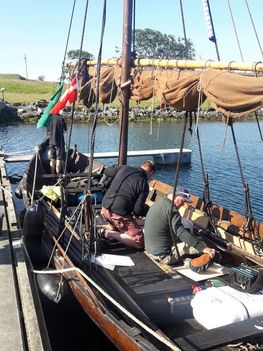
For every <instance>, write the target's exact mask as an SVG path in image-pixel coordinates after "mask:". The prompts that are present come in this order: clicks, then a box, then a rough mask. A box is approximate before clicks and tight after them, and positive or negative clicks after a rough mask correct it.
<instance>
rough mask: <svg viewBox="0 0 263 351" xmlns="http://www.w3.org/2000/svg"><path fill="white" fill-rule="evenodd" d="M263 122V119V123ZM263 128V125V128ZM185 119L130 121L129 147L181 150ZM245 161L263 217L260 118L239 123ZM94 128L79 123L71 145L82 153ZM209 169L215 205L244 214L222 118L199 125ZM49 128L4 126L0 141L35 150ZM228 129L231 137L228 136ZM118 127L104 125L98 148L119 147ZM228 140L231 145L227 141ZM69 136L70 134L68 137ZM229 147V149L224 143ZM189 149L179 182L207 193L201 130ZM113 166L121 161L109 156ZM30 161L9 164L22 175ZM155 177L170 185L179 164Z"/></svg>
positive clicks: (99, 129) (162, 169)
mask: <svg viewBox="0 0 263 351" xmlns="http://www.w3.org/2000/svg"><path fill="white" fill-rule="evenodd" d="M261 123H262V122H261ZM261 128H262V127H261ZM182 129H183V124H182V122H166V123H161V124H158V123H153V125H151V124H150V122H149V123H145V122H143V123H130V125H129V140H128V149H129V150H145V149H161V148H178V147H180V144H181V132H182ZM234 129H235V134H236V140H237V145H238V151H239V156H240V162H241V165H242V172H243V176H244V179H245V182H247V183H248V184H249V187H250V195H251V203H252V209H253V214H254V217H255V218H256V219H258V220H260V221H263V213H262V210H261V199H262V198H263V184H262V183H263V179H262V165H263V153H262V147H263V144H262V142H261V141H260V137H259V132H258V130H257V124H256V122H255V121H245V122H238V123H235V125H234ZM90 132H91V127H90V126H89V125H87V124H79V125H76V126H74V129H73V132H72V142H71V145H73V144H77V145H78V149H79V150H80V151H82V152H87V151H89V147H88V145H89V144H90V138H89V135H90ZM199 132H200V138H201V147H202V155H203V161H204V169H205V172H206V173H208V175H209V183H210V197H211V200H212V201H213V202H215V203H218V204H220V205H222V206H224V207H227V208H231V209H233V210H236V211H238V212H239V213H242V214H244V213H245V209H244V195H243V186H242V182H241V177H240V171H239V167H238V162H237V157H236V153H235V148H234V144H233V140H232V134H231V130H230V129H229V128H228V129H227V133H226V127H225V125H224V124H223V123H222V122H201V123H200V125H199ZM45 133H46V130H45V128H41V129H37V128H36V127H35V126H32V125H12V126H1V127H0V143H1V145H2V148H3V150H4V151H5V152H13V151H18V150H23V151H27V153H29V152H33V149H34V146H35V145H36V144H39V143H41V141H42V140H43V139H44V137H45ZM225 133H226V135H225ZM118 136H119V129H118V125H117V124H115V125H113V126H108V125H106V124H99V125H98V127H97V131H96V143H95V144H96V147H95V152H100V151H117V150H118ZM224 139H226V140H225V143H224ZM66 140H67V136H66ZM223 145H224V147H223ZM184 147H186V148H190V149H192V163H191V165H189V166H184V167H182V168H181V170H180V177H179V183H180V184H182V185H184V186H185V187H187V188H188V189H189V191H190V192H191V193H193V194H196V195H199V196H202V194H203V187H204V181H203V175H202V170H201V163H200V157H199V151H198V143H197V138H196V134H195V133H193V135H192V136H191V135H190V133H189V132H187V133H186V140H185V144H184ZM103 161H105V163H106V164H107V165H109V164H111V163H116V162H117V160H116V159H115V160H113V161H110V160H103ZM140 161H141V159H139V158H137V159H135V158H128V163H129V164H131V165H139V163H140ZM25 166H26V165H25V164H24V163H21V164H20V163H19V164H10V165H8V171H9V173H10V174H21V173H22V172H23V170H24V168H25ZM155 177H156V178H157V179H159V180H161V181H164V182H166V183H168V184H170V185H172V184H173V183H174V179H175V166H169V167H167V166H166V167H163V166H160V167H158V171H157V173H156V175H155Z"/></svg>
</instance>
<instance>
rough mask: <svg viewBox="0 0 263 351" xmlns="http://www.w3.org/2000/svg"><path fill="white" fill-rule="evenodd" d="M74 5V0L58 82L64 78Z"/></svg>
mask: <svg viewBox="0 0 263 351" xmlns="http://www.w3.org/2000/svg"><path fill="white" fill-rule="evenodd" d="M75 5H76V0H74V1H73V6H72V11H71V17H70V22H69V28H68V35H67V40H66V45H65V51H64V57H63V61H62V65H61V66H62V67H61V76H60V83H61V82H62V81H63V80H64V79H65V61H66V56H67V52H68V43H69V37H70V33H71V27H72V21H73V16H74V12H75Z"/></svg>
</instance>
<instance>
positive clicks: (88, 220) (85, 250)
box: [82, 0, 107, 265]
mask: <svg viewBox="0 0 263 351" xmlns="http://www.w3.org/2000/svg"><path fill="white" fill-rule="evenodd" d="M106 9H107V0H104V4H103V13H102V24H101V36H100V46H99V52H98V58H97V80H96V100H95V114H94V119H93V124H92V128H91V138H90V157H89V166H88V179H87V187H86V191H87V193H90V192H91V179H92V166H93V158H94V149H95V139H96V126H97V121H98V115H99V89H100V71H101V60H102V47H103V38H104V31H105V23H106ZM89 202H90V203H89V204H88V203H87V200H86V201H85V227H86V231H87V232H86V237H85V236H84V237H83V240H82V262H84V259H85V258H86V257H87V262H88V264H89V265H90V263H91V249H92V246H93V244H94V241H95V223H94V218H95V216H94V214H93V212H92V209H91V206H89V205H90V204H91V197H89ZM85 242H86V244H87V245H86V244H85Z"/></svg>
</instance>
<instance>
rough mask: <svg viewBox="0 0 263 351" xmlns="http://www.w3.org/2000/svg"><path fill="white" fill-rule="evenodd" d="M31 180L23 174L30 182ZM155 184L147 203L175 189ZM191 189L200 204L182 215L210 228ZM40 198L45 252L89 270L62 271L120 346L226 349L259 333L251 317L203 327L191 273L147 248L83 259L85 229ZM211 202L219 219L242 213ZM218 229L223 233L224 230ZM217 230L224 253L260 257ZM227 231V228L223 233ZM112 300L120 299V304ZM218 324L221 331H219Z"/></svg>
mask: <svg viewBox="0 0 263 351" xmlns="http://www.w3.org/2000/svg"><path fill="white" fill-rule="evenodd" d="M31 169H33V167H32V168H31ZM40 179H41V178H40ZM27 180H28V179H25V184H27ZM150 186H151V191H150V194H149V197H148V199H147V202H148V204H151V203H153V202H154V201H158V200H159V199H161V198H162V197H164V196H166V195H167V193H168V192H169V190H170V189H171V187H170V186H169V185H167V184H164V183H161V182H158V181H156V180H155V181H152V182H151V183H150ZM30 189H31V188H30V187H27V186H26V185H25V189H24V195H25V197H26V199H27V202H25V203H26V204H27V203H28V202H29V198H30V196H29V192H30ZM71 190H72V189H71ZM76 191H78V188H76ZM191 197H192V199H193V207H194V208H193V209H189V208H184V209H183V211H184V212H183V213H182V215H183V216H185V217H187V218H190V219H191V220H192V221H193V222H195V224H196V226H197V225H198V227H199V229H201V231H203V232H206V229H207V228H208V227H209V224H210V222H209V219H208V218H207V215H206V214H205V213H204V211H203V203H202V201H201V200H200V199H199V198H197V197H194V196H191ZM39 205H40V206H41V208H42V209H43V211H44V213H45V216H44V223H43V225H44V230H43V233H42V234H41V233H40V235H41V247H42V252H43V253H44V256H45V257H46V258H48V259H52V260H51V262H52V266H53V267H54V268H55V269H56V270H60V269H67V268H72V269H75V268H78V269H81V272H82V273H83V274H81V273H80V271H79V270H78V271H71V272H66V271H65V272H63V273H62V274H63V276H64V278H65V279H66V280H67V282H68V284H69V286H70V288H71V290H72V292H73V294H74V296H75V298H76V299H77V301H78V302H79V304H80V305H81V306H82V308H83V310H84V311H85V313H86V314H87V315H88V316H89V317H90V318H91V319H92V320H93V322H94V323H95V324H96V325H97V326H98V327H99V328H100V329H101V331H102V332H103V333H104V334H105V335H106V336H107V338H108V339H110V340H111V341H112V342H113V344H114V345H115V346H116V347H117V348H118V349H119V350H124V351H130V350H152V351H155V350H171V349H173V350H178V349H182V350H193V349H199V350H205V349H207V346H206V345H207V340H209V349H216V348H217V349H218V348H219V347H220V349H221V350H224V349H225V350H227V349H228V348H225V345H227V344H228V343H231V342H237V341H242V340H250V338H253V337H255V336H257V335H258V334H259V333H260V331H259V330H250V331H249V332H247V333H244V332H243V331H242V328H244V327H245V325H246V323H249V322H248V321H243V322H242V323H243V324H242V325H240V324H238V325H237V326H232V325H231V328H232V329H231V330H232V331H231V333H232V334H231V336H229V337H228V338H225V337H224V335H225V334H226V333H227V331H228V328H229V326H227V325H226V326H225V327H220V328H216V329H214V330H212V331H209V330H205V328H203V327H202V326H201V325H200V324H199V323H197V322H196V321H195V319H194V318H193V314H192V310H191V305H190V301H191V299H192V281H191V280H190V279H188V278H185V277H184V276H181V275H180V274H178V273H177V272H176V271H175V270H174V269H171V267H169V266H165V265H160V264H157V263H156V262H154V261H153V260H151V259H150V258H149V257H148V255H146V253H145V252H143V251H139V250H135V249H131V248H127V247H124V246H121V245H120V247H118V246H117V247H115V246H114V245H112V246H110V247H108V248H100V250H101V252H103V253H112V254H117V255H125V256H129V257H130V258H131V259H132V260H133V262H134V263H135V265H134V266H132V267H121V266H120V267H119V266H116V267H115V269H114V271H109V270H107V269H106V268H104V267H100V266H95V265H94V264H93V263H92V264H90V265H89V264H88V265H85V264H84V265H83V260H82V240H81V235H80V233H79V229H77V228H76V229H75V230H74V229H73V227H74V225H75V222H74V221H73V223H72V221H70V220H69V218H68V217H69V216H70V214H69V213H67V214H66V225H65V226H64V225H62V226H61V223H60V222H61V213H60V204H57V205H56V206H54V205H52V204H51V202H49V200H48V199H42V200H41V201H39ZM212 210H213V211H214V213H215V214H217V217H216V219H217V222H220V221H228V220H230V219H231V220H232V221H231V225H235V226H237V225H241V224H242V220H243V219H244V218H243V217H242V216H239V215H238V214H235V213H233V211H227V210H225V209H221V208H220V207H218V206H216V205H213V207H212ZM95 211H96V210H95ZM69 223H71V224H69ZM258 227H259V229H260V235H262V225H261V224H259V225H258ZM218 228H219V226H218ZM218 232H219V233H220V231H219V230H218ZM218 232H216V233H213V232H210V231H209V233H210V236H209V237H208V238H206V239H207V240H210V241H212V242H213V243H214V245H215V246H216V247H218V248H219V249H220V250H221V249H222V251H223V253H224V255H225V256H226V257H228V258H230V259H232V262H233V263H234V264H235V265H238V264H240V263H242V261H244V260H245V261H246V262H247V261H248V260H249V261H250V262H251V264H253V263H255V262H256V263H257V264H259V265H262V258H261V257H259V256H258V255H256V254H255V252H254V253H253V252H252V253H249V250H248V246H247V245H246V246H244V245H245V244H244V243H243V244H240V246H241V247H238V245H237V242H236V241H235V240H234V237H235V238H239V241H242V240H243V241H244V242H248V240H247V238H242V237H237V236H236V235H234V234H231V233H229V232H228V231H227V230H225V229H222V235H221V236H219V234H218ZM226 233H227V235H228V236H226V237H224V235H226ZM61 234H62V235H61ZM231 235H232V236H233V237H232V236H231ZM229 244H231V245H229ZM242 245H243V247H242ZM252 246H253V245H252ZM84 262H86V261H85V260H84ZM84 274H85V275H86V276H85V275H84ZM86 277H88V278H89V280H87V278H86ZM96 285H97V286H99V287H100V289H102V290H103V292H104V293H102V292H101V291H100V290H98V288H97V287H96ZM108 296H109V297H110V298H108ZM113 301H117V302H118V304H119V305H120V306H119V305H116V304H115V303H113ZM120 307H121V308H120ZM127 312H128V313H127ZM138 321H140V323H138ZM240 326H241V329H240ZM239 329H240V330H241V331H239ZM216 330H217V333H218V335H217V337H215V336H214V335H215V333H216ZM188 340H189V341H188ZM191 340H193V342H192V341H191Z"/></svg>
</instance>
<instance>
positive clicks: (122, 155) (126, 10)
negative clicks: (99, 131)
mask: <svg viewBox="0 0 263 351" xmlns="http://www.w3.org/2000/svg"><path fill="white" fill-rule="evenodd" d="M123 5H124V6H123V36H122V65H121V67H122V72H121V86H120V88H121V99H120V100H121V110H120V141H119V165H126V164H127V145H128V123H129V122H128V116H129V99H130V65H131V42H132V40H131V38H132V35H131V34H132V8H133V0H124V1H123Z"/></svg>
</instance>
